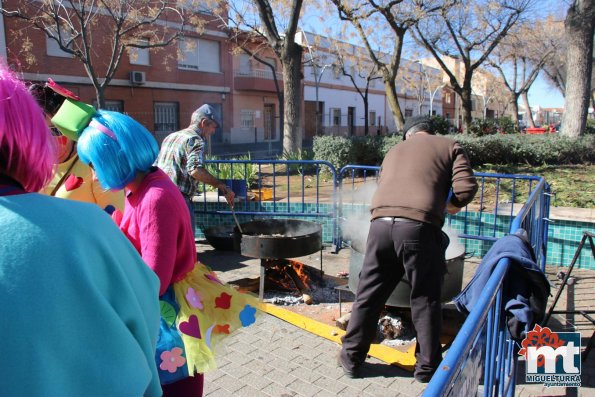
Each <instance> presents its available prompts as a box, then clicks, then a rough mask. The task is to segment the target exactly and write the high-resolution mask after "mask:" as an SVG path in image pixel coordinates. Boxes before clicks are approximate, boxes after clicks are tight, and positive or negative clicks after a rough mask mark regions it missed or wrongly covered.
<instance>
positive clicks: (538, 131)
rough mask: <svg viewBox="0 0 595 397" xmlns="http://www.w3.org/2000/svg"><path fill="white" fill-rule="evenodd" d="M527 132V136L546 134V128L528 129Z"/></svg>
mask: <svg viewBox="0 0 595 397" xmlns="http://www.w3.org/2000/svg"><path fill="white" fill-rule="evenodd" d="M525 131H527V134H545V131H546V130H545V128H538V127H534V128H526V129H525Z"/></svg>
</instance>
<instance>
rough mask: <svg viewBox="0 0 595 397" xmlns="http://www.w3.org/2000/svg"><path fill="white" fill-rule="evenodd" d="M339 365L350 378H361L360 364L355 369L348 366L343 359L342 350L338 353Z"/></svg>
mask: <svg viewBox="0 0 595 397" xmlns="http://www.w3.org/2000/svg"><path fill="white" fill-rule="evenodd" d="M337 367H341V368H342V369H343V374H344V375H345V376H346V377H348V378H349V379H357V378H361V374H360V368H359V366H357V367H354V368H353V369H349V368H347V367H346V366H345V364H343V360H341V352H339V354H337Z"/></svg>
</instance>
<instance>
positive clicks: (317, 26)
mask: <svg viewBox="0 0 595 397" xmlns="http://www.w3.org/2000/svg"><path fill="white" fill-rule="evenodd" d="M569 3H570V0H535V7H536V8H535V9H534V10H533V15H534V16H536V15H539V16H540V18H544V17H545V16H546V15H557V16H558V18H564V16H565V14H566V11H565V10H566V9H567V8H568V5H569ZM307 10H308V9H307V8H306V12H305V13H304V14H303V16H302V28H303V29H304V30H306V31H310V32H313V33H318V34H322V35H324V34H325V32H324V30H325V29H324V26H323V25H325V24H321V22H320V19H319V17H318V15H315V14H316V13H314V14H312V13H309V12H308V11H307ZM304 22H305V23H304ZM343 40H345V39H344V38H343ZM347 41H349V40H347ZM403 56H405V57H407V55H406V54H405V53H404V54H403ZM542 73H543V72H542ZM542 73H541V74H542ZM541 74H540V75H539V77H538V78H537V79H536V81H535V82H534V83H533V85H532V86H531V88H530V89H529V104H530V105H531V106H538V105H539V106H541V107H546V108H550V107H564V97H563V96H562V94H561V93H560V92H559V91H558V90H556V89H555V88H554V87H553V86H551V85H550V84H549V83H548V82H547V81H546V80H545V78H543V77H542V76H541Z"/></svg>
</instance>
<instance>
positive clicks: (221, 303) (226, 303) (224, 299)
mask: <svg viewBox="0 0 595 397" xmlns="http://www.w3.org/2000/svg"><path fill="white" fill-rule="evenodd" d="M230 306H231V295H229V294H227V293H225V292H222V293H221V295H219V297H217V298H215V308H217V307H219V308H221V309H229V307H230Z"/></svg>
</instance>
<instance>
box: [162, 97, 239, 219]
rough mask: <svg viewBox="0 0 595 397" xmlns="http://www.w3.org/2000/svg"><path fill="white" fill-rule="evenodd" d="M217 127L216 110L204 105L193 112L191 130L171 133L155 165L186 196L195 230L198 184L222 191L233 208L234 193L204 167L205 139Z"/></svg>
mask: <svg viewBox="0 0 595 397" xmlns="http://www.w3.org/2000/svg"><path fill="white" fill-rule="evenodd" d="M217 126H218V123H217V121H216V120H215V116H214V112H213V108H212V107H211V106H210V105H206V104H205V105H202V106H201V107H199V108H198V109H196V110H195V111H194V113H192V117H191V119H190V125H189V126H188V128H185V129H183V130H180V131H176V132H172V133H171V134H169V135H168V136H167V137H166V138H165V139H164V141H163V143H162V144H161V150H160V151H159V157H158V158H157V161H156V163H155V165H156V166H157V167H159V168H161V169H162V170H163V171H164V172H165V173H166V174H167V175H169V177H170V178H171V180H172V181H173V182H174V183H175V184H176V185H177V186H178V188H179V189H180V192H181V193H182V195H183V196H184V199H185V200H186V204H187V205H188V210H189V211H190V218H191V221H192V226H193V230H194V225H195V216H194V204H193V202H192V197H193V196H194V195H195V194H196V191H197V189H198V184H199V183H201V182H204V183H206V184H208V185H211V186H213V187H215V188H218V189H220V190H221V191H222V192H224V194H225V199H226V200H227V202H228V203H229V205H231V206H233V199H234V197H235V194H234V193H233V191H232V190H231V189H230V188H228V187H227V185H225V183H223V182H221V181H220V180H219V179H217V178H216V177H215V176H213V175H212V174H211V173H209V171H207V169H206V168H205V163H204V154H205V150H204V149H205V140H206V139H208V138H209V137H210V136H211V135H213V134H214V133H215V130H216V129H217Z"/></svg>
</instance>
